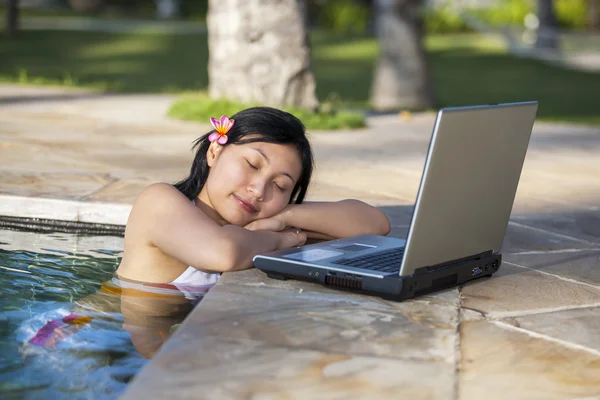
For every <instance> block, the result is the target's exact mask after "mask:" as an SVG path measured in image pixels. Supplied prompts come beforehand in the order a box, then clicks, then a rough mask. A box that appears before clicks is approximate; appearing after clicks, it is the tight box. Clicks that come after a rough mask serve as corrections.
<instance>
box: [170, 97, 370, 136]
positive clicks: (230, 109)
mask: <svg viewBox="0 0 600 400" xmlns="http://www.w3.org/2000/svg"><path fill="white" fill-rule="evenodd" d="M256 105H257V104H240V103H237V102H234V101H231V100H225V99H216V100H215V99H211V98H209V97H208V96H206V95H202V94H198V95H187V96H184V97H182V98H181V99H180V100H178V101H176V102H175V103H173V105H172V106H171V109H170V110H169V116H170V117H172V118H176V119H181V120H187V121H199V122H204V123H208V121H209V118H210V117H217V118H218V117H219V116H221V115H223V114H225V115H228V116H231V115H233V114H235V113H236V112H238V111H240V110H243V109H245V108H248V107H252V106H256ZM282 109H283V110H285V111H287V112H289V113H290V114H293V115H295V116H296V117H298V118H299V119H300V120H301V121H302V123H303V124H304V126H306V129H322V130H332V129H352V128H362V127H364V126H365V117H364V116H363V115H362V114H357V113H350V112H344V111H337V112H336V111H333V110H331V111H324V110H322V111H318V112H313V111H310V110H304V109H299V108H289V107H287V108H286V107H283V108H282Z"/></svg>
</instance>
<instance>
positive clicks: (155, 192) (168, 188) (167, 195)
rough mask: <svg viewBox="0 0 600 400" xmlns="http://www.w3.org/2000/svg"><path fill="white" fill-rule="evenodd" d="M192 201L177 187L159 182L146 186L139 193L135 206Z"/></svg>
mask: <svg viewBox="0 0 600 400" xmlns="http://www.w3.org/2000/svg"><path fill="white" fill-rule="evenodd" d="M174 202H175V203H177V202H179V203H191V201H190V200H189V199H188V198H187V197H185V195H184V194H183V193H181V192H180V191H179V190H177V188H176V187H175V186H173V185H171V184H169V183H165V182H157V183H153V184H151V185H149V186H147V187H146V188H144V189H143V190H142V191H141V192H140V194H139V195H138V197H137V199H136V201H135V204H134V207H135V206H137V205H151V206H153V207H156V206H158V207H161V206H164V205H165V204H164V203H174Z"/></svg>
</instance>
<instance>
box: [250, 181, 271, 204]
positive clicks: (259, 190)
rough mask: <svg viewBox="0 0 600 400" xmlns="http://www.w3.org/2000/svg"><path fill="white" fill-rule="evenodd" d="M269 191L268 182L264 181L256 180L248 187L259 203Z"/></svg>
mask: <svg viewBox="0 0 600 400" xmlns="http://www.w3.org/2000/svg"><path fill="white" fill-rule="evenodd" d="M266 190H267V182H266V181H265V180H264V179H255V180H253V181H252V182H251V183H250V185H248V192H250V193H251V194H252V195H253V196H254V197H256V199H257V200H258V201H263V200H264V197H265V192H266Z"/></svg>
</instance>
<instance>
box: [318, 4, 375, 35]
mask: <svg viewBox="0 0 600 400" xmlns="http://www.w3.org/2000/svg"><path fill="white" fill-rule="evenodd" d="M313 7H315V8H314V9H313V10H312V11H313V12H314V13H316V19H317V24H318V27H319V28H321V29H324V30H330V31H332V32H336V33H356V34H365V33H367V31H368V29H369V25H370V22H371V18H372V14H373V12H372V7H371V6H370V5H369V4H367V3H365V2H364V1H358V0H328V1H326V2H325V3H323V4H322V5H320V6H313Z"/></svg>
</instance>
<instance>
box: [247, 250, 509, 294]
mask: <svg viewBox="0 0 600 400" xmlns="http://www.w3.org/2000/svg"><path fill="white" fill-rule="evenodd" d="M501 262H502V256H501V254H499V253H497V254H492V253H491V252H488V253H483V254H480V255H478V256H474V257H469V258H468V259H462V260H457V261H455V262H451V263H446V264H441V265H437V266H432V267H425V268H420V269H418V270H416V271H415V273H414V274H413V275H409V276H400V275H388V276H386V277H385V278H383V279H382V278H375V277H371V276H364V275H358V274H353V273H347V272H340V271H331V270H328V269H327V267H326V266H322V267H315V268H310V267H308V268H307V266H306V265H293V264H286V265H285V269H286V271H285V273H282V272H281V264H279V263H278V262H277V261H275V260H261V262H260V265H257V268H258V269H260V270H261V271H263V272H265V273H266V274H267V276H268V277H269V278H272V279H279V280H287V279H290V278H291V279H295V280H301V281H306V282H313V283H320V284H322V285H324V286H327V287H331V288H334V289H339V290H344V291H349V292H354V293H360V294H368V295H374V296H378V297H381V298H384V299H386V300H393V301H402V300H406V299H409V298H412V297H415V296H420V295H423V294H427V293H430V292H434V291H438V290H441V289H444V288H449V287H452V286H456V285H461V284H463V283H466V282H468V281H471V280H474V279H479V278H483V277H490V276H492V274H493V273H495V272H496V271H498V268H500V264H501ZM270 266H271V268H269V267H270Z"/></svg>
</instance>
